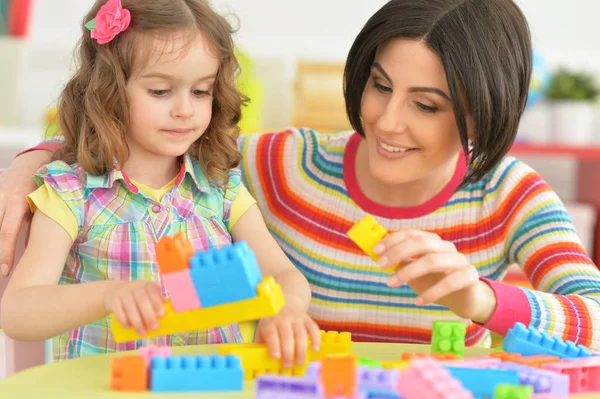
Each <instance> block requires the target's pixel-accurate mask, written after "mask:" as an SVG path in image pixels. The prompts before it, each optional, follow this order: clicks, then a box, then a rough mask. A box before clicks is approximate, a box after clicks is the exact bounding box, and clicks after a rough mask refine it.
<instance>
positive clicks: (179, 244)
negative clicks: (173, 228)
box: [156, 233, 194, 275]
mask: <svg viewBox="0 0 600 399" xmlns="http://www.w3.org/2000/svg"><path fill="white" fill-rule="evenodd" d="M193 255H194V248H193V247H192V244H191V243H190V241H189V240H188V239H187V237H186V236H185V234H183V233H177V234H175V236H173V237H163V238H161V239H160V241H159V242H157V243H156V262H157V263H158V269H159V270H160V274H163V275H164V274H167V273H173V272H177V271H180V270H187V269H189V268H190V264H189V259H190V258H191V257H192V256H193Z"/></svg>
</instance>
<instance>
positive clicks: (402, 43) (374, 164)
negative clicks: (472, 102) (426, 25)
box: [361, 38, 462, 185]
mask: <svg viewBox="0 0 600 399" xmlns="http://www.w3.org/2000/svg"><path fill="white" fill-rule="evenodd" d="M361 116H362V119H363V126H364V133H365V137H366V147H367V149H366V151H365V153H366V158H368V169H369V171H370V175H371V176H372V177H373V178H374V179H375V180H376V181H378V182H379V183H381V184H386V185H398V184H405V183H415V182H418V181H420V180H423V179H424V180H428V179H431V178H433V179H434V180H435V179H436V177H439V176H440V175H441V176H442V178H443V176H446V175H448V173H450V176H451V174H452V173H453V172H454V169H455V167H456V162H457V160H458V154H459V151H461V149H462V147H461V142H460V137H459V132H458V127H457V124H456V120H455V117H454V111H453V108H452V102H451V101H450V94H449V90H448V83H447V81H446V75H445V71H444V67H443V65H442V63H441V61H440V59H439V57H438V56H437V55H436V54H435V53H434V52H432V51H431V50H430V49H429V48H428V47H427V46H426V45H425V44H423V43H422V42H421V41H418V40H406V39H399V38H394V39H390V40H389V41H387V42H385V43H383V44H382V45H380V46H379V49H378V51H377V54H376V56H375V60H374V62H373V65H372V68H371V75H370V77H369V80H368V81H367V85H366V86H365V89H364V91H363V96H362V103H361Z"/></svg>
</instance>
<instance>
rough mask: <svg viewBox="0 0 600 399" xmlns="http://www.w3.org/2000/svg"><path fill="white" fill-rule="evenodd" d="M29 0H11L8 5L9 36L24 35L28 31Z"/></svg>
mask: <svg viewBox="0 0 600 399" xmlns="http://www.w3.org/2000/svg"><path fill="white" fill-rule="evenodd" d="M30 14H31V0H12V1H11V2H10V4H9V6H8V34H9V36H15V37H25V36H27V33H28V31H29V19H30Z"/></svg>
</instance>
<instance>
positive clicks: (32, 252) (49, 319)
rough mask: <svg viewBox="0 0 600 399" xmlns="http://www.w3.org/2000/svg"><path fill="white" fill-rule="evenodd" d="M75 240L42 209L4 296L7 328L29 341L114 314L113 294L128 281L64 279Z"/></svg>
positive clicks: (4, 323)
mask: <svg viewBox="0 0 600 399" xmlns="http://www.w3.org/2000/svg"><path fill="white" fill-rule="evenodd" d="M72 244H73V242H72V240H71V237H70V236H69V234H68V233H67V232H66V231H65V230H64V229H63V228H62V227H61V226H60V225H59V224H58V223H56V222H55V221H54V220H52V219H50V218H49V217H48V216H46V215H45V214H44V213H43V212H41V211H36V212H35V214H34V216H33V220H32V223H31V229H30V235H29V242H28V245H27V248H26V249H25V252H24V254H23V256H22V258H21V260H20V261H19V263H18V266H17V268H16V269H15V271H14V272H13V275H12V277H11V279H10V281H9V283H8V286H7V288H6V291H5V293H4V297H3V298H2V304H1V306H2V312H1V317H2V322H1V324H2V328H3V329H4V331H5V332H6V334H7V335H8V336H10V337H11V338H14V339H17V340H23V341H30V340H31V341H38V340H44V339H48V338H51V337H53V336H56V335H58V334H61V333H63V332H65V331H69V330H71V329H74V328H77V327H80V326H82V325H85V324H88V323H91V322H93V321H95V320H98V319H101V318H103V317H105V316H107V315H108V313H109V312H108V311H107V306H106V305H105V302H107V300H106V299H107V298H110V296H109V294H110V293H111V292H118V291H119V289H121V288H123V286H124V284H126V283H129V282H123V281H99V282H93V283H86V284H70V285H58V282H59V279H60V276H61V274H62V271H63V268H64V264H65V260H66V259H67V255H68V253H69V250H70V248H71V246H72Z"/></svg>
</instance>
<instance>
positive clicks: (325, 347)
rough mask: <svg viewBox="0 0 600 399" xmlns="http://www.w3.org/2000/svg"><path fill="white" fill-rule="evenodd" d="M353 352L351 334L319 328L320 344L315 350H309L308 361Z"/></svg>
mask: <svg viewBox="0 0 600 399" xmlns="http://www.w3.org/2000/svg"><path fill="white" fill-rule="evenodd" d="M353 353H354V346H353V345H352V334H350V333H349V332H337V331H327V332H325V331H323V330H321V346H320V347H319V350H318V351H317V352H313V351H310V352H309V354H308V360H309V362H313V361H316V360H322V359H323V358H324V357H325V356H329V355H351V354H353Z"/></svg>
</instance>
